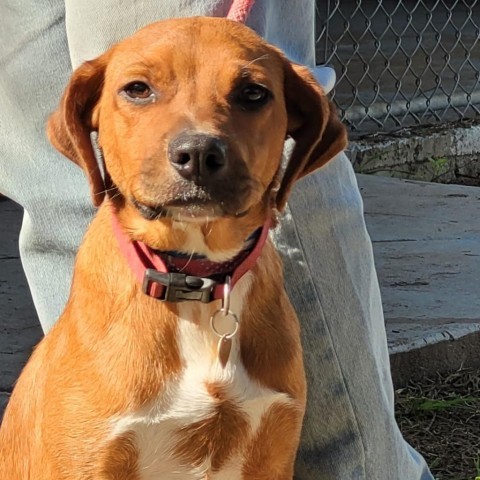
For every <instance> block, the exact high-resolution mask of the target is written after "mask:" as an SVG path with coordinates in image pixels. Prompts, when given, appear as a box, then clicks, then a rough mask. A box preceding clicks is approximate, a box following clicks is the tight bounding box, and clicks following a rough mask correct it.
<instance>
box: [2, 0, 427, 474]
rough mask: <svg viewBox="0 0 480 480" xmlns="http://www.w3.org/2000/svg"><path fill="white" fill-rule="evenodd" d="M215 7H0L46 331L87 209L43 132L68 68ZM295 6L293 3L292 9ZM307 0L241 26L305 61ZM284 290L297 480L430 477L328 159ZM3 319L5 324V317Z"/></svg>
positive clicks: (344, 189)
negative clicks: (294, 366)
mask: <svg viewBox="0 0 480 480" xmlns="http://www.w3.org/2000/svg"><path fill="white" fill-rule="evenodd" d="M229 4H230V2H229V1H225V0H175V1H173V0H170V1H167V0H165V1H159V0H131V1H130V2H120V1H119V0H102V1H98V0H83V1H81V2H80V1H78V0H66V1H64V0H3V1H2V3H1V4H0V18H1V19H2V21H1V22H0V45H1V46H2V47H1V49H0V105H1V107H0V191H2V192H3V193H5V194H6V195H8V196H10V197H11V198H13V199H14V200H16V201H17V202H18V203H20V204H21V205H22V206H23V207H24V209H25V215H24V221H23V226H22V231H21V237H20V249H21V256H22V261H23V265H24V268H25V272H26V275H27V278H28V281H29V284H30V288H31V291H32V295H33V298H34V302H35V305H36V308H37V311H38V314H39V317H40V319H41V322H42V326H43V328H44V330H45V331H48V329H49V328H50V326H51V325H52V324H53V322H54V321H55V320H56V318H57V317H58V316H59V314H60V312H61V311H62V309H63V306H64V303H65V301H66V298H67V295H68V291H69V285H70V279H71V273H72V267H73V259H74V255H75V252H76V250H77V248H78V244H79V242H80V240H81V237H82V235H83V232H84V231H85V229H86V227H87V226H88V223H89V221H90V219H91V216H92V215H93V209H92V207H91V205H90V199H89V192H88V187H87V183H86V181H85V179H84V178H83V173H82V172H81V170H80V169H79V168H78V167H77V166H75V165H73V164H72V163H70V162H69V161H68V160H66V159H65V158H63V157H62V156H61V155H60V154H59V153H57V152H56V151H55V150H54V149H53V148H52V147H51V146H50V145H49V144H48V142H47V140H46V137H45V134H44V125H45V120H46V118H47V115H48V114H49V113H50V112H51V111H53V110H54V109H55V108H56V106H57V104H58V102H59V99H60V96H61V93H62V90H63V88H64V86H65V85H66V83H67V81H68V77H69V75H70V73H71V70H72V65H73V66H76V65H78V64H79V63H80V62H81V61H83V60H87V59H90V58H93V57H95V56H96V55H98V54H100V53H101V52H102V51H103V50H104V49H106V48H107V47H108V46H109V45H111V43H113V42H114V41H116V40H120V39H121V38H123V37H124V36H126V35H128V34H130V33H132V32H133V31H135V30H136V29H138V28H139V27H141V26H142V25H144V24H147V23H150V22H152V21H154V20H157V19H161V18H165V17H171V16H190V15H198V14H209V15H219V16H220V15H221V16H224V15H226V12H227V10H228V6H229ZM293 5H294V6H293ZM313 22H314V0H298V1H296V2H289V1H288V0H257V2H256V4H255V6H254V8H253V10H252V13H251V15H250V17H249V20H248V24H249V25H250V26H251V27H252V28H254V29H255V30H256V31H257V32H259V33H260V34H261V35H263V36H264V37H265V38H266V39H267V40H269V41H270V42H272V43H275V44H277V45H279V46H280V47H281V48H283V49H284V50H285V51H286V53H287V54H288V55H289V57H290V58H292V59H294V60H296V61H299V62H302V63H304V64H307V65H310V66H313V63H314V23H313ZM273 235H274V239H275V242H276V244H277V246H278V248H279V249H280V251H281V252H282V253H283V256H284V262H285V270H286V287H287V290H288V292H289V295H290V298H291V300H292V303H293V305H294V307H295V308H296V311H297V313H298V316H299V318H300V321H301V323H302V326H303V329H302V336H303V347H304V351H305V359H306V368H307V377H308V382H309V392H308V406H307V413H306V420H305V426H304V429H303V437H302V443H301V448H300V451H299V455H298V461H297V467H296V478H298V479H300V480H310V479H311V480H321V479H329V480H339V479H342V480H343V479H345V480H346V479H364V480H377V479H378V480H380V479H388V480H430V479H432V478H433V477H432V476H431V474H430V473H429V471H428V468H427V467H426V465H425V462H424V460H423V458H422V457H421V456H420V455H419V454H418V453H417V452H416V451H415V450H413V449H412V448H411V447H410V446H409V445H408V444H407V443H406V442H405V441H404V440H403V438H402V436H401V434H400V432H399V430H398V427H397V425H396V423H395V419H394V412H393V387H392V382H391V377H390V371H389V358H388V351H387V346H386V338H385V329H384V323H383V313H382V307H381V301H380V295H379V289H378V283H377V278H376V273H375V269H374V264H373V256H372V249H371V244H370V240H369V237H368V234H367V232H366V229H365V224H364V221H363V208H362V201H361V198H360V195H359V192H358V188H357V185H356V181H355V177H354V175H353V172H352V168H351V165H350V163H349V161H348V159H347V158H346V157H345V155H340V156H339V157H337V158H336V159H335V160H333V161H332V162H330V163H329V164H328V165H327V166H326V167H325V168H323V169H322V170H320V171H319V172H317V173H315V174H313V175H311V176H309V177H307V178H306V179H304V180H302V181H301V182H300V183H299V184H298V185H297V186H296V189H295V190H294V192H293V195H292V197H291V199H290V202H289V207H288V209H287V212H286V214H285V216H284V219H283V222H282V226H281V227H280V228H278V229H277V230H276V231H275V232H274V234H273ZM12 321H15V319H12Z"/></svg>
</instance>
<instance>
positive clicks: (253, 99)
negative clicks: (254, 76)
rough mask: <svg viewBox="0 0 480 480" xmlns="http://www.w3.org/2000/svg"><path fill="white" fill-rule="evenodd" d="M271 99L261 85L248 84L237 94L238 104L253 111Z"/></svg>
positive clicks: (267, 91) (269, 94) (268, 92)
mask: <svg viewBox="0 0 480 480" xmlns="http://www.w3.org/2000/svg"><path fill="white" fill-rule="evenodd" d="M270 98H271V93H270V91H269V90H268V89H267V88H265V87H264V86H263V85H258V84H255V83H250V84H248V85H245V86H244V87H242V89H241V90H240V91H239V93H238V97H237V99H238V102H239V103H240V104H241V105H242V106H243V107H245V108H248V109H250V110H253V109H255V108H259V107H261V106H262V105H264V104H265V103H266V102H267V101H268V100H269V99H270Z"/></svg>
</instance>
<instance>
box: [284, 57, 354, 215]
mask: <svg viewBox="0 0 480 480" xmlns="http://www.w3.org/2000/svg"><path fill="white" fill-rule="evenodd" d="M284 89H285V101H286V107H287V115H288V127H287V134H288V135H289V136H291V137H292V138H293V139H294V140H295V147H294V149H293V152H292V154H291V156H290V159H289V162H288V165H287V167H286V169H285V173H284V175H283V178H282V181H281V184H280V188H279V190H278V194H277V200H276V203H277V209H278V210H279V211H282V210H283V209H284V207H285V204H286V203H287V198H288V195H289V193H290V191H291V189H292V186H293V184H294V183H295V182H296V181H297V180H299V179H300V178H302V177H304V176H305V175H308V174H309V173H311V172H313V171H314V170H316V169H317V168H320V167H321V166H322V165H324V164H325V163H327V162H328V161H329V160H331V159H332V158H334V157H335V156H336V155H337V154H338V153H340V152H341V151H342V150H344V149H345V147H346V146H347V131H346V128H345V127H344V126H343V125H342V124H341V123H340V120H339V118H338V115H337V113H336V110H335V106H334V105H333V103H332V102H330V101H329V100H328V99H327V97H326V95H325V93H324V92H323V90H322V88H321V87H320V85H318V83H317V81H316V80H315V78H314V77H313V75H312V74H311V73H310V71H309V70H308V68H306V67H303V66H301V65H296V64H292V63H290V62H288V61H285V84H284Z"/></svg>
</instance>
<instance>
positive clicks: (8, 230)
mask: <svg viewBox="0 0 480 480" xmlns="http://www.w3.org/2000/svg"><path fill="white" fill-rule="evenodd" d="M358 180H359V185H360V188H361V192H362V195H363V198H364V201H365V212H366V220H367V226H368V229H369V231H370V234H371V237H372V241H373V247H374V253H375V259H376V264H377V269H378V275H379V281H380V286H381V290H382V295H383V303H384V309H385V321H386V329H387V335H388V344H389V349H390V352H391V354H392V355H391V361H392V372H393V375H394V379H395V381H396V382H397V384H403V383H405V381H407V380H408V378H409V377H411V376H416V375H419V374H421V373H422V372H423V371H425V372H429V371H430V372H431V371H433V370H434V369H437V368H438V369H443V370H445V369H449V368H452V369H454V368H457V367H458V366H460V365H461V364H462V363H463V364H474V363H475V362H478V363H476V365H478V366H480V359H479V357H480V356H478V355H477V354H476V352H478V346H479V345H480V333H479V332H480V189H478V188H477V187H461V186H454V185H439V184H432V183H422V182H413V181H408V180H398V179H392V178H386V177H378V176H365V175H359V176H358ZM21 216H22V212H21V209H20V208H19V207H18V206H17V205H15V204H14V203H13V202H10V201H8V200H5V199H2V200H0V411H1V410H2V408H1V407H2V402H3V403H5V401H6V399H7V397H8V392H10V391H11V388H12V385H13V383H14V381H15V378H16V377H17V375H18V373H19V371H20V368H21V366H22V365H23V364H24V362H25V360H26V359H27V357H28V355H29V354H30V352H31V349H32V347H33V345H34V344H35V343H36V342H37V341H38V340H39V339H40V338H41V330H40V327H39V325H38V321H37V318H36V314H35V310H34V308H33V304H32V301H31V298H30V293H29V290H28V286H27V284H26V281H25V278H24V276H23V272H22V269H21V264H20V260H19V256H18V231H19V229H20V225H21Z"/></svg>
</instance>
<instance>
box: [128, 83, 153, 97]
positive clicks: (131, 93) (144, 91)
mask: <svg viewBox="0 0 480 480" xmlns="http://www.w3.org/2000/svg"><path fill="white" fill-rule="evenodd" d="M122 93H124V94H125V95H126V96H127V97H128V98H129V99H131V100H140V101H141V100H147V99H149V98H151V97H153V92H152V89H151V88H150V87H149V86H148V85H147V84H146V83H145V82H140V81H136V82H130V83H128V84H127V85H125V86H124V87H123V89H122Z"/></svg>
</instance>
